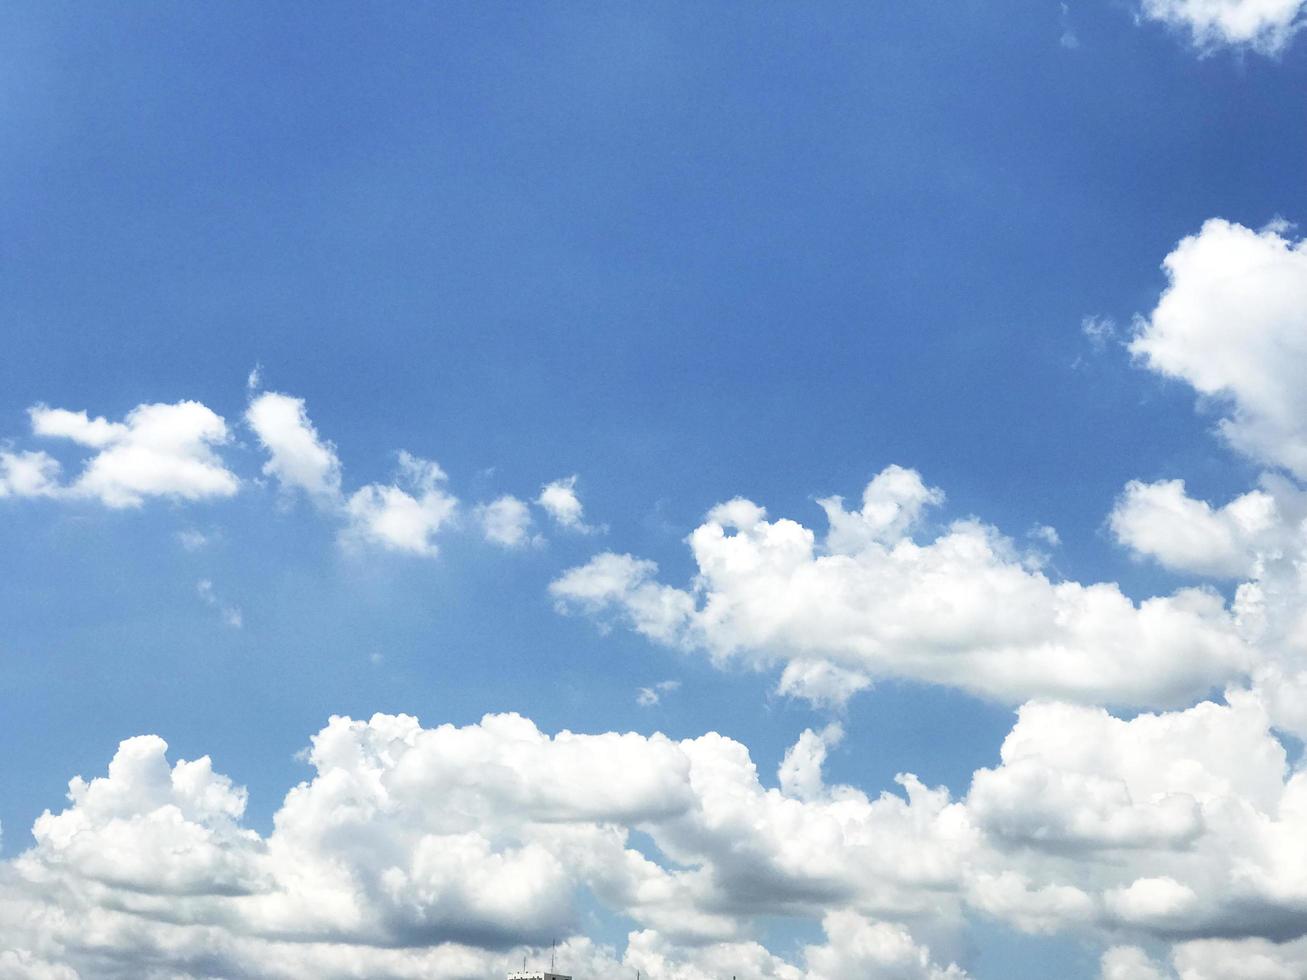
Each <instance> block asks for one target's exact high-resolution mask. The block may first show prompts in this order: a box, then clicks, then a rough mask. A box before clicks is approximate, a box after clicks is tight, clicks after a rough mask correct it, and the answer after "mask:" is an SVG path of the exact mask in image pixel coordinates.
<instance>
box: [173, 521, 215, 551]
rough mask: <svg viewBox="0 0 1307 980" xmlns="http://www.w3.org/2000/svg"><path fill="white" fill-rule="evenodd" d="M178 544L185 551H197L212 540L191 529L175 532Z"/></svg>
mask: <svg viewBox="0 0 1307 980" xmlns="http://www.w3.org/2000/svg"><path fill="white" fill-rule="evenodd" d="M177 541H178V543H179V544H180V545H181V546H182V547H183V548H185V549H186V550H187V551H199V550H200V549H202V548H207V547H208V546H209V545H210V544H212V543H213V538H211V537H209V535H207V534H205V533H204V532H203V531H198V530H196V529H195V528H193V527H188V528H186V529H185V530H182V531H178V532H177Z"/></svg>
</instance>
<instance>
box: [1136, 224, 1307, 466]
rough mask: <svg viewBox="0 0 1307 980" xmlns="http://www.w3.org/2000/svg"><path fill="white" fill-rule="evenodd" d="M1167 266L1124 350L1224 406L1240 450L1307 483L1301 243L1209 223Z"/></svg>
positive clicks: (1304, 250) (1306, 305)
mask: <svg viewBox="0 0 1307 980" xmlns="http://www.w3.org/2000/svg"><path fill="white" fill-rule="evenodd" d="M1163 265H1164V267H1165V269H1166V272H1167V275H1168V277H1169V279H1170V285H1169V286H1168V287H1167V289H1166V291H1165V292H1164V293H1163V294H1162V297H1161V299H1160V300H1159V302H1158V304H1157V308H1156V309H1154V310H1153V312H1152V315H1151V316H1150V317H1149V318H1148V319H1147V320H1144V321H1141V323H1140V324H1139V328H1138V332H1137V334H1136V336H1135V338H1134V339H1133V340H1132V341H1131V343H1130V351H1131V352H1132V353H1133V354H1134V355H1135V357H1137V358H1138V359H1139V360H1140V361H1141V362H1142V363H1144V364H1146V365H1147V366H1148V367H1149V368H1151V369H1152V370H1154V371H1157V372H1160V373H1161V374H1164V375H1167V376H1168V377H1174V378H1178V379H1180V380H1183V381H1185V382H1187V383H1188V384H1190V385H1191V386H1193V388H1194V389H1195V390H1196V391H1197V392H1198V393H1199V394H1201V395H1202V396H1204V397H1205V398H1209V399H1212V400H1214V401H1215V402H1216V403H1217V404H1218V405H1220V406H1222V407H1223V409H1224V410H1225V414H1224V417H1223V418H1222V420H1221V422H1220V431H1221V433H1222V434H1223V435H1224V436H1225V438H1226V439H1227V440H1228V441H1229V443H1230V445H1232V446H1233V447H1234V448H1235V449H1237V450H1238V451H1239V452H1241V453H1244V454H1245V455H1247V456H1249V457H1251V458H1252V459H1255V460H1258V461H1260V462H1263V463H1266V464H1268V465H1271V466H1280V467H1284V468H1285V469H1287V470H1289V471H1290V472H1292V473H1293V474H1295V475H1296V476H1297V477H1298V478H1300V479H1307V385H1304V384H1303V383H1302V379H1303V378H1304V377H1307V245H1304V243H1303V242H1301V241H1294V240H1292V239H1290V238H1288V237H1286V231H1285V228H1284V227H1283V226H1280V225H1275V226H1271V227H1269V228H1265V229H1263V230H1262V231H1260V232H1257V231H1252V230H1251V229H1248V228H1245V227H1243V226H1242V225H1237V224H1232V223H1231V222H1228V221H1221V220H1219V219H1213V220H1211V221H1208V222H1207V223H1206V224H1204V225H1203V227H1202V230H1201V231H1200V232H1199V233H1198V234H1197V235H1192V236H1190V237H1188V238H1185V239H1184V240H1182V241H1181V242H1180V243H1179V245H1177V246H1176V248H1175V250H1174V251H1172V252H1171V254H1170V255H1168V256H1167V257H1166V260H1165V262H1164V263H1163Z"/></svg>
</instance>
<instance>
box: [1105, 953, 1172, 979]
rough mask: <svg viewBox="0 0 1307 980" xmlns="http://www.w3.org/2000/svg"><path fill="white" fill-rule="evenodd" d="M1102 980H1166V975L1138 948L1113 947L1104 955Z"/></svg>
mask: <svg viewBox="0 0 1307 980" xmlns="http://www.w3.org/2000/svg"><path fill="white" fill-rule="evenodd" d="M1101 966H1102V980H1166V974H1165V973H1164V972H1163V971H1162V969H1161V968H1160V967H1158V966H1157V964H1156V963H1154V962H1153V960H1152V958H1151V957H1150V956H1149V955H1148V954H1147V953H1146V952H1144V951H1143V950H1142V949H1140V948H1139V947H1138V946H1113V947H1112V948H1111V949H1109V950H1107V951H1106V952H1105V953H1104V954H1103V958H1102V962H1101Z"/></svg>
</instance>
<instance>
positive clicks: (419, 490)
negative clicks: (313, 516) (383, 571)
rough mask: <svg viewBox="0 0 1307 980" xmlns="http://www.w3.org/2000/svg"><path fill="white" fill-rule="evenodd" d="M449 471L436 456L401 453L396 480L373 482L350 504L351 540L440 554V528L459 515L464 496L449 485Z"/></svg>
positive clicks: (348, 531)
mask: <svg viewBox="0 0 1307 980" xmlns="http://www.w3.org/2000/svg"><path fill="white" fill-rule="evenodd" d="M444 483H445V474H444V471H442V470H441V469H440V467H439V466H438V465H436V463H435V462H433V461H431V460H426V459H420V458H418V457H416V456H413V455H411V454H409V453H407V452H403V451H401V452H400V453H399V468H398V471H397V473H396V478H395V482H394V483H391V484H388V485H383V484H378V483H372V484H369V485H368V486H365V487H363V488H361V489H359V490H357V491H355V492H354V494H353V495H352V496H351V497H350V498H349V501H348V502H347V503H346V505H345V509H346V512H347V513H348V515H349V524H348V526H347V527H346V528H345V530H344V531H342V532H341V535H342V540H343V541H345V542H346V543H359V542H362V543H367V544H374V545H379V546H380V547H382V548H385V549H387V550H389V551H402V552H408V553H410V554H414V555H425V556H433V555H435V554H436V551H437V549H436V543H435V540H434V539H435V536H436V533H437V532H438V531H439V530H440V529H441V528H442V527H443V526H445V525H446V524H447V523H448V522H449V521H450V520H451V519H452V518H453V516H454V513H455V511H456V510H457V508H458V500H457V498H455V497H454V496H452V495H451V494H449V493H448V492H447V491H446V490H445V488H444Z"/></svg>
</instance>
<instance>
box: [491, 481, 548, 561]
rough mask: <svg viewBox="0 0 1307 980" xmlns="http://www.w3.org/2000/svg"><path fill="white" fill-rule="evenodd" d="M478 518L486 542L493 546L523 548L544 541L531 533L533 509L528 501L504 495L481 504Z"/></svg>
mask: <svg viewBox="0 0 1307 980" xmlns="http://www.w3.org/2000/svg"><path fill="white" fill-rule="evenodd" d="M476 516H477V520H478V521H480V522H481V528H482V531H483V532H484V533H485V538H486V540H487V541H489V542H490V543H491V544H497V545H499V546H500V547H502V548H521V547H523V546H525V545H528V544H540V543H541V541H542V539H541V538H540V537H539V536H538V535H537V536H535V537H533V536H532V535H531V533H530V531H531V509H530V508H529V507H528V506H527V504H526V501H524V500H519V499H517V498H516V497H514V496H512V495H511V494H504V496H502V497H500V498H499V499H498V500H494V501H492V502H491V503H488V504H479V505H478V506H477V509H476Z"/></svg>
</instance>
